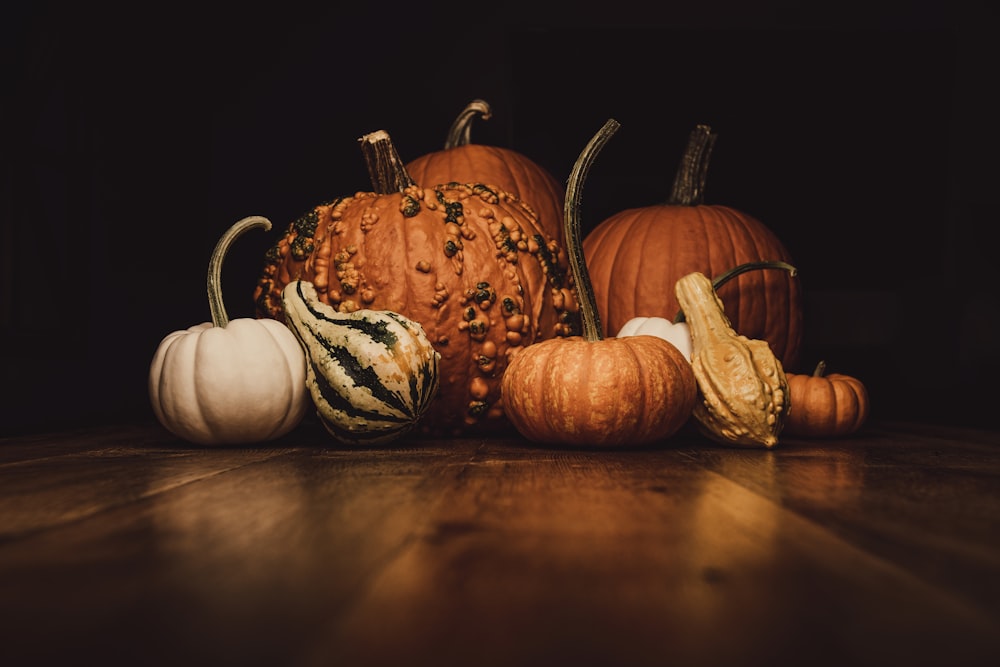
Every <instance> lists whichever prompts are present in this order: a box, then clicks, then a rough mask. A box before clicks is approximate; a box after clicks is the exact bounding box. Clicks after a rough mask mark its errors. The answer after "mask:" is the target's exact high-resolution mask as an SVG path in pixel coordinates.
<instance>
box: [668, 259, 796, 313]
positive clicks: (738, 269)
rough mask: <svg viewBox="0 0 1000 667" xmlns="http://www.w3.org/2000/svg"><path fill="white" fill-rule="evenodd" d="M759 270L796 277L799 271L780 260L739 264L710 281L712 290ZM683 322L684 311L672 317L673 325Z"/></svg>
mask: <svg viewBox="0 0 1000 667" xmlns="http://www.w3.org/2000/svg"><path fill="white" fill-rule="evenodd" d="M760 269H783V270H785V271H788V272H789V273H790V274H792V275H793V276H797V275H798V273H799V270H798V269H797V268H795V267H794V266H792V265H791V264H789V263H788V262H782V261H780V260H770V261H762V262H746V263H745V264H740V265H739V266H735V267H733V268H731V269H729V270H728V271H726V272H725V273H720V274H719V275H718V276H716V277H715V278H713V279H712V289H713V290H718V289H719V288H720V287H722V286H723V285H725V284H726V283H728V282H729V281H730V280H732V279H733V278H735V277H736V276H738V275H740V274H741V273H746V272H747V271H758V270H760ZM683 321H684V311H683V310H679V311H677V315H675V316H674V324H677V323H678V322H683Z"/></svg>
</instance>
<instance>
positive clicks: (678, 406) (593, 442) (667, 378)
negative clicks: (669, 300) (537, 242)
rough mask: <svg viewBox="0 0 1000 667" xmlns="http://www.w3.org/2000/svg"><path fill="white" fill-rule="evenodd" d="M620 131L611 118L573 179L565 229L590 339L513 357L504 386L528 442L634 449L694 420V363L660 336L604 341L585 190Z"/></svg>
mask: <svg viewBox="0 0 1000 667" xmlns="http://www.w3.org/2000/svg"><path fill="white" fill-rule="evenodd" d="M617 129H618V123H617V121H615V120H613V119H611V120H608V122H607V123H606V124H605V125H604V127H602V128H601V131H600V132H598V134H597V135H595V137H594V138H593V139H592V140H591V142H590V143H589V144H588V145H587V147H586V148H585V149H584V152H583V153H582V154H581V155H580V158H579V159H578V160H577V162H576V164H575V165H574V167H573V173H572V174H571V176H570V178H569V185H568V187H567V191H566V205H565V208H566V213H565V218H564V220H563V225H564V226H565V229H564V234H565V237H566V243H567V249H568V251H569V260H570V269H571V271H572V274H573V282H574V283H575V285H576V288H577V300H578V304H579V309H580V322H581V327H582V329H583V335H582V336H572V337H567V338H561V339H557V338H552V339H549V340H545V341H542V342H540V343H535V344H533V345H529V346H526V347H523V348H520V349H518V350H516V351H514V352H513V353H512V357H511V360H510V364H509V365H508V366H507V370H506V372H505V373H504V376H503V378H502V380H501V396H502V398H503V403H504V410H505V412H506V414H507V417H508V418H509V419H510V420H511V422H513V424H514V426H515V427H516V428H517V430H518V431H519V432H520V433H521V435H523V436H524V437H525V438H527V439H529V440H532V441H535V442H538V443H544V444H551V445H564V446H570V447H580V446H588V447H602V448H603V447H634V446H641V445H647V444H650V443H652V442H655V441H657V440H662V439H665V438H667V437H669V436H671V435H673V434H674V433H676V432H677V431H678V430H680V428H681V427H682V426H683V425H684V424H685V423H686V422H687V420H688V419H689V418H690V416H691V412H692V410H693V409H694V403H695V399H696V397H697V393H698V388H697V383H696V381H695V376H694V371H693V370H692V368H691V364H690V363H689V362H688V360H687V359H686V358H685V357H684V355H683V354H682V353H681V352H680V350H678V349H677V348H676V347H675V346H674V345H673V344H672V343H669V342H667V341H666V340H664V339H662V338H659V337H658V336H627V337H623V338H604V337H603V334H602V333H601V321H600V316H599V314H598V312H597V305H596V303H595V302H594V295H593V292H592V291H591V290H590V279H589V277H588V276H587V266H586V262H585V261H584V258H583V248H582V246H581V241H580V238H581V235H580V221H579V216H578V209H579V204H580V186H581V184H582V182H583V178H584V175H585V174H586V172H587V171H588V169H589V167H590V163H591V161H592V160H593V158H594V156H595V155H596V154H597V152H598V150H599V149H600V147H601V146H603V145H604V143H605V142H606V141H607V140H608V139H609V138H610V137H611V135H612V134H613V133H614V132H615V131H616V130H617Z"/></svg>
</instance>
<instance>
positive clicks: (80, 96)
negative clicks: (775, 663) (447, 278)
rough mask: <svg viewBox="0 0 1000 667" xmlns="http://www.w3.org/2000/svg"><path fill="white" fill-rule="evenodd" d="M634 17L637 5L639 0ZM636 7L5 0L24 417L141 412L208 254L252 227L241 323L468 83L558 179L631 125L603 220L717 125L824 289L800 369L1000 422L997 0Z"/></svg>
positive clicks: (722, 146)
mask: <svg viewBox="0 0 1000 667" xmlns="http://www.w3.org/2000/svg"><path fill="white" fill-rule="evenodd" d="M633 4H634V6H632V5H633ZM643 6H644V3H628V2H615V3H613V4H612V5H609V6H608V7H607V8H606V9H605V10H604V11H602V12H601V13H594V14H592V15H585V14H584V13H583V12H582V11H581V10H579V9H575V10H572V11H569V10H567V11H564V12H560V11H557V10H552V11H548V12H546V10H545V9H544V4H541V5H539V4H535V5H530V6H526V7H523V8H522V7H519V6H518V5H516V4H515V5H512V4H497V5H482V4H480V5H476V6H475V8H476V12H475V13H474V12H473V11H472V8H471V7H463V6H461V5H454V4H453V5H450V6H449V7H450V9H448V10H447V11H444V10H441V11H435V10H433V9H429V8H428V7H427V6H426V5H419V4H414V5H407V6H404V7H400V8H398V9H397V8H394V7H392V6H385V5H378V6H377V8H376V9H375V10H370V9H366V7H369V5H356V6H344V5H341V4H338V3H336V2H331V3H325V4H322V5H320V8H313V9H308V10H305V9H303V10H300V9H297V8H296V7H295V6H294V5H288V4H282V5H281V6H280V7H268V8H264V9H251V8H249V7H238V8H234V9H233V10H232V11H223V10H221V9H219V8H218V6H215V5H212V6H211V7H213V9H209V7H210V6H209V5H208V4H205V5H201V6H192V7H190V8H188V7H182V6H181V5H178V4H173V5H166V4H160V5H143V4H139V3H136V4H135V5H134V6H133V7H131V8H127V7H121V6H108V7H105V6H102V5H100V4H85V3H73V4H71V3H68V2H67V3H60V2H40V3H33V4H31V5H30V6H29V5H28V4H27V3H25V5H23V6H15V7H14V8H12V9H9V10H7V11H6V15H5V16H4V19H3V22H2V27H0V30H2V31H3V32H2V39H3V47H2V48H3V60H2V63H3V68H4V72H3V74H4V78H3V81H4V84H3V97H2V98H0V99H2V102H3V105H2V107H0V121H2V122H0V127H2V130H0V132H2V134H0V137H2V139H0V140H2V144H0V165H2V183H0V186H2V189H0V224H2V237H0V242H2V255H0V262H2V274H0V296H2V311H0V318H2V319H0V321H2V331H0V336H2V339H0V342H2V348H0V368H2V375H0V379H2V383H3V392H4V393H3V400H2V401H0V434H11V433H18V432H27V431H32V430H41V429H48V428H54V427H57V426H64V425H76V424H84V423H100V422H104V421H109V420H116V419H144V418H148V417H149V416H150V415H151V411H150V409H149V405H148V396H147V394H146V386H145V381H146V373H147V370H148V364H149V361H150V360H151V358H152V354H153V351H154V350H155V348H156V345H157V344H158V343H159V341H160V340H161V339H162V338H163V337H164V336H165V335H166V334H168V333H169V332H171V331H174V330H177V329H183V328H186V327H188V326H190V325H193V324H197V323H199V322H202V321H206V320H207V319H208V318H209V314H208V306H207V302H206V300H205V268H206V265H207V261H208V256H209V254H210V252H211V250H212V248H213V247H214V245H215V242H216V241H217V239H218V237H219V235H220V234H221V233H222V232H223V231H224V230H225V229H226V228H228V227H229V226H230V225H231V224H232V223H233V222H235V221H236V220H237V219H239V218H242V217H244V216H247V215H265V216H267V217H269V218H270V219H271V220H272V221H273V222H274V224H275V230H273V231H272V232H269V233H266V234H265V233H263V232H252V233H250V234H248V235H246V236H244V237H242V238H241V239H240V241H239V243H237V244H236V245H235V246H234V248H233V249H232V251H231V252H230V255H229V258H228V260H227V263H226V266H225V271H224V274H223V290H224V293H225V296H226V303H227V307H228V309H229V315H230V317H233V318H235V317H249V316H252V314H253V307H252V303H251V294H252V291H253V287H254V284H255V282H256V278H257V274H258V272H259V270H260V267H261V264H262V261H263V252H264V250H265V249H266V248H267V247H268V246H269V245H270V244H271V243H272V242H273V240H274V235H275V234H278V233H280V230H282V229H284V227H285V226H286V225H287V223H288V222H289V221H290V220H292V219H294V218H296V217H298V216H299V215H300V214H301V213H303V212H304V211H306V210H307V209H309V208H311V207H312V206H313V205H314V204H316V203H318V202H320V201H324V200H327V199H329V198H331V197H333V196H336V195H341V194H349V193H353V192H354V191H356V190H363V189H369V186H368V181H367V172H366V170H365V167H364V164H363V161H362V159H361V155H360V151H359V149H358V145H357V138H358V137H360V136H361V135H362V134H365V133H367V132H371V131H373V130H377V129H385V130H387V131H388V132H389V133H390V134H391V135H392V136H393V139H394V142H395V144H396V146H397V148H398V149H399V151H400V153H401V154H402V156H403V158H404V159H406V160H409V159H412V158H415V157H417V156H419V155H421V154H423V153H426V152H430V151H433V150H437V149H439V148H441V147H442V145H443V142H444V138H445V134H446V132H447V130H448V127H449V125H450V124H451V121H452V120H453V118H454V117H455V115H456V114H457V113H458V112H459V111H460V110H461V108H462V107H464V106H465V104H466V103H467V102H469V101H470V100H472V99H474V98H483V99H486V100H487V101H489V102H490V103H491V104H492V106H493V109H494V117H493V119H492V120H490V121H488V122H480V123H478V124H477V125H476V126H475V128H474V131H473V139H474V141H476V142H477V143H484V144H496V145H503V146H507V147H510V148H514V149H516V150H519V151H521V152H522V153H524V154H525V155H527V156H529V157H531V158H532V159H534V160H535V161H537V162H539V163H540V164H542V165H543V166H545V167H547V168H549V169H550V170H551V171H552V173H553V174H554V175H555V176H556V177H557V178H558V179H560V180H565V178H566V177H567V176H568V175H569V172H570V169H571V166H572V164H573V162H574V160H575V159H576V157H577V155H578V154H579V152H580V150H581V149H582V148H583V146H584V145H585V144H586V142H587V141H588V140H589V139H590V137H591V136H593V134H594V133H595V132H596V131H597V130H598V129H599V128H600V126H601V125H602V124H603V123H604V121H606V120H607V119H608V118H615V119H617V120H618V121H619V122H620V123H621V125H622V127H621V130H620V131H619V132H618V133H617V134H616V135H615V137H614V138H612V140H611V141H610V143H609V144H608V145H607V147H606V148H605V149H604V151H603V152H602V153H601V156H600V158H599V159H598V161H597V163H596V164H595V166H594V168H593V170H592V171H591V173H590V176H589V178H588V181H587V185H586V189H585V195H584V203H583V210H582V214H583V220H584V226H585V227H586V228H591V227H593V226H594V225H596V224H597V223H598V222H599V221H600V220H602V219H604V218H605V217H607V216H609V215H610V214H612V213H614V212H616V211H618V210H622V209H625V208H632V207H637V206H645V205H650V204H654V203H658V202H661V201H663V200H664V199H665V198H666V196H667V194H668V191H669V187H670V184H671V181H672V178H673V173H674V170H675V168H676V166H677V161H678V159H679V157H680V154H681V151H682V150H683V147H684V144H685V142H686V139H687V135H688V133H689V132H690V130H691V129H692V128H693V127H694V125H695V124H697V123H707V124H709V125H711V126H712V128H713V129H714V130H715V131H716V132H717V133H718V134H719V140H718V142H717V143H716V147H715V151H714V153H713V158H712V168H711V171H710V174H709V181H708V189H707V195H706V199H707V202H708V203H716V204H726V205H729V206H733V207H735V208H738V209H740V210H743V211H745V212H747V213H749V214H751V215H753V216H754V217H757V218H758V219H760V220H761V221H763V222H764V223H765V224H767V225H768V226H769V227H771V229H773V230H774V231H775V233H776V234H777V235H778V236H779V238H781V239H782V240H783V241H784V242H785V244H786V245H787V246H788V248H789V250H790V251H791V252H792V254H793V256H794V257H795V260H796V264H797V265H798V267H799V269H800V272H801V274H800V275H801V277H802V281H803V285H804V286H805V289H806V294H807V300H806V327H807V328H806V341H805V350H804V352H803V360H802V367H799V368H789V369H787V370H790V371H793V372H808V371H809V370H811V366H812V365H814V364H815V362H816V361H818V360H819V359H821V358H823V359H826V361H827V363H828V366H829V368H830V370H831V371H839V372H845V373H849V374H853V375H855V376H857V377H859V378H860V379H862V380H863V381H864V382H865V383H866V385H867V386H868V388H869V391H870V393H871V395H872V403H873V417H875V418H884V419H912V420H917V421H925V422H929V423H942V424H957V425H970V426H987V427H992V426H993V424H994V421H995V415H994V413H995V412H996V407H997V404H998V399H1000V392H998V389H997V383H996V382H995V380H994V378H995V377H996V376H997V373H998V371H1000V362H998V360H997V353H996V349H997V348H996V343H997V335H996V331H997V327H998V325H1000V299H998V295H997V290H996V288H995V287H994V284H995V280H994V278H993V272H994V269H993V266H994V264H995V261H994V257H995V250H994V245H993V243H994V241H993V238H994V236H995V234H993V226H994V225H995V221H996V213H995V208H994V206H993V196H994V192H995V190H996V188H997V183H998V180H997V176H998V173H997V172H998V170H997V168H996V159H997V155H998V153H997V147H998V142H997V130H996V122H997V121H996V119H997V118H998V116H997V106H998V105H997V103H996V101H995V100H994V97H995V88H996V83H997V76H996V69H995V67H994V65H993V60H994V58H995V55H996V47H995V46H993V41H995V40H993V38H992V36H991V35H990V34H989V33H988V32H987V31H986V30H985V29H984V28H986V27H987V26H986V24H985V23H984V22H983V18H982V17H983V14H981V13H980V12H979V11H978V10H976V9H975V8H969V7H967V6H964V5H963V6H959V5H951V4H949V5H948V6H947V7H946V6H944V5H943V4H941V5H940V6H939V4H938V3H931V2H923V3H921V2H911V3H903V2H897V3H883V4H882V5H879V4H871V3H854V4H852V3H847V4H846V5H845V4H843V3H839V4H838V5H837V6H836V9H823V8H820V7H817V8H814V9H802V8H798V7H796V6H795V4H794V3H790V2H779V1H772V2H769V3H758V4H755V5H753V6H748V3H744V4H741V5H738V6H736V7H730V6H728V3H702V4H700V5H698V8H697V9H693V8H691V7H688V6H686V5H685V6H681V7H679V8H674V7H673V6H672V5H670V4H669V3H663V4H661V5H657V6H659V7H660V9H658V10H655V11H651V10H649V9H648V8H645V9H636V8H637V7H643Z"/></svg>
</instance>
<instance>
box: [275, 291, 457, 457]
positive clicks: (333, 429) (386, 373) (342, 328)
mask: <svg viewBox="0 0 1000 667" xmlns="http://www.w3.org/2000/svg"><path fill="white" fill-rule="evenodd" d="M281 297H282V302H283V307H284V310H285V323H286V324H287V325H288V327H289V328H290V329H291V330H292V332H293V333H294V334H295V335H296V337H297V338H298V339H299V342H300V343H301V344H302V347H303V349H304V350H305V353H306V359H307V361H308V364H307V378H306V382H307V384H308V386H309V393H310V394H311V396H312V399H313V403H314V404H315V405H316V411H317V414H318V416H319V418H320V421H321V422H322V423H323V425H324V426H325V427H326V430H327V431H329V432H330V434H331V435H332V436H333V437H334V438H335V439H337V440H338V441H340V442H341V443H344V444H348V445H378V444H384V443H386V442H390V441H392V440H395V439H397V438H399V437H400V436H402V435H404V434H405V433H406V432H408V431H409V430H410V429H412V428H413V427H414V426H415V425H416V424H417V422H418V421H419V420H420V418H421V417H422V416H423V414H424V413H425V412H426V411H427V409H428V407H430V405H431V401H432V400H433V399H434V396H435V394H436V393H437V389H438V362H439V360H440V358H441V355H440V354H439V353H438V352H437V350H435V349H434V346H433V345H431V342H430V341H429V340H428V338H427V336H426V335H425V333H424V330H423V327H422V326H421V325H420V324H419V323H418V322H414V321H413V320H410V319H408V318H407V317H405V316H403V315H401V314H399V313H396V312H392V311H388V310H357V311H354V312H351V313H341V312H339V311H337V310H335V309H334V308H332V307H331V306H329V305H327V304H325V303H323V302H322V301H320V300H319V298H318V297H317V294H316V288H315V286H314V285H313V284H312V283H311V282H308V281H303V280H298V281H293V282H291V283H289V284H288V285H286V286H285V288H284V290H283V291H282V295H281Z"/></svg>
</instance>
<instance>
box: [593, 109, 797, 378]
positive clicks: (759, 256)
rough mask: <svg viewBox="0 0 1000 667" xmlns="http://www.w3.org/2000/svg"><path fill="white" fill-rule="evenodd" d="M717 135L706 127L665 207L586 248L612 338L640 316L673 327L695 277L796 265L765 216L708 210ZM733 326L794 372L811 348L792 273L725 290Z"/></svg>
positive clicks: (623, 222) (750, 279) (603, 226)
mask: <svg viewBox="0 0 1000 667" xmlns="http://www.w3.org/2000/svg"><path fill="white" fill-rule="evenodd" d="M714 142H715V135H714V134H712V133H711V130H710V128H709V127H707V126H705V125H699V126H698V127H697V128H696V129H695V130H694V131H693V132H692V134H691V138H690V142H689V145H688V148H687V152H686V153H685V155H684V158H683V160H682V161H681V166H680V169H679V170H678V172H677V177H676V180H675V181H674V187H673V192H672V195H671V197H670V199H669V200H668V201H667V203H665V204H658V205H653V206H645V207H640V208H631V209H626V210H623V211H620V212H618V213H616V214H614V215H612V216H611V217H609V218H607V219H606V220H604V221H602V222H601V223H600V224H598V225H597V226H596V227H595V228H594V229H593V230H592V231H591V232H590V233H589V234H588V235H587V237H586V238H585V239H584V243H583V248H584V253H585V255H586V259H587V266H588V267H589V271H590V278H591V281H592V283H593V288H594V295H595V297H596V299H597V306H598V309H599V310H600V312H601V317H602V319H603V321H604V324H605V333H606V334H607V335H612V334H614V333H615V332H617V331H619V330H620V329H621V327H622V326H623V325H624V324H625V323H626V322H628V321H629V320H631V319H632V318H634V317H663V318H667V319H672V318H673V317H674V315H675V314H676V313H677V311H678V308H679V306H678V303H677V298H676V295H675V294H674V285H675V284H676V283H677V280H678V279H679V278H681V277H682V276H685V275H688V274H690V273H695V272H698V273H704V274H705V275H707V276H715V275H719V274H721V273H723V272H725V271H728V270H729V269H732V268H733V267H736V266H740V265H742V264H747V263H752V262H760V261H782V262H786V263H789V264H794V262H793V261H792V257H791V254H790V253H789V252H788V250H787V249H786V248H785V246H784V245H783V244H782V242H781V241H780V240H779V239H778V237H777V236H776V235H775V234H774V233H773V232H772V231H771V230H770V229H769V228H768V227H766V226H765V225H764V224H763V223H762V222H760V221H759V220H757V219H756V218H754V217H752V216H750V215H748V214H746V213H743V212H741V211H738V210H736V209H733V208H730V207H727V206H719V205H707V204H704V203H703V198H704V188H705V179H706V174H707V170H708V161H709V156H710V154H711V149H712V146H713V145H714ZM718 296H719V298H721V299H722V301H723V303H724V304H725V310H726V315H727V316H728V317H729V319H730V321H731V322H732V325H733V328H735V329H736V330H737V331H739V332H740V333H741V334H743V335H745V336H747V337H748V338H751V339H763V340H766V341H767V342H768V343H769V344H770V346H771V349H772V351H773V352H774V354H775V356H777V357H778V358H779V359H780V360H781V362H782V363H783V364H784V365H785V366H788V367H794V365H795V363H796V362H797V359H798V355H799V350H800V348H801V344H802V326H803V325H802V299H803V296H802V289H801V285H800V282H799V279H798V278H797V277H795V276H794V275H793V274H790V273H788V272H785V271H752V272H747V273H744V274H743V275H740V276H739V278H738V279H735V280H731V281H730V282H729V283H727V284H726V285H724V286H722V287H721V288H720V289H719V290H718Z"/></svg>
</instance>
